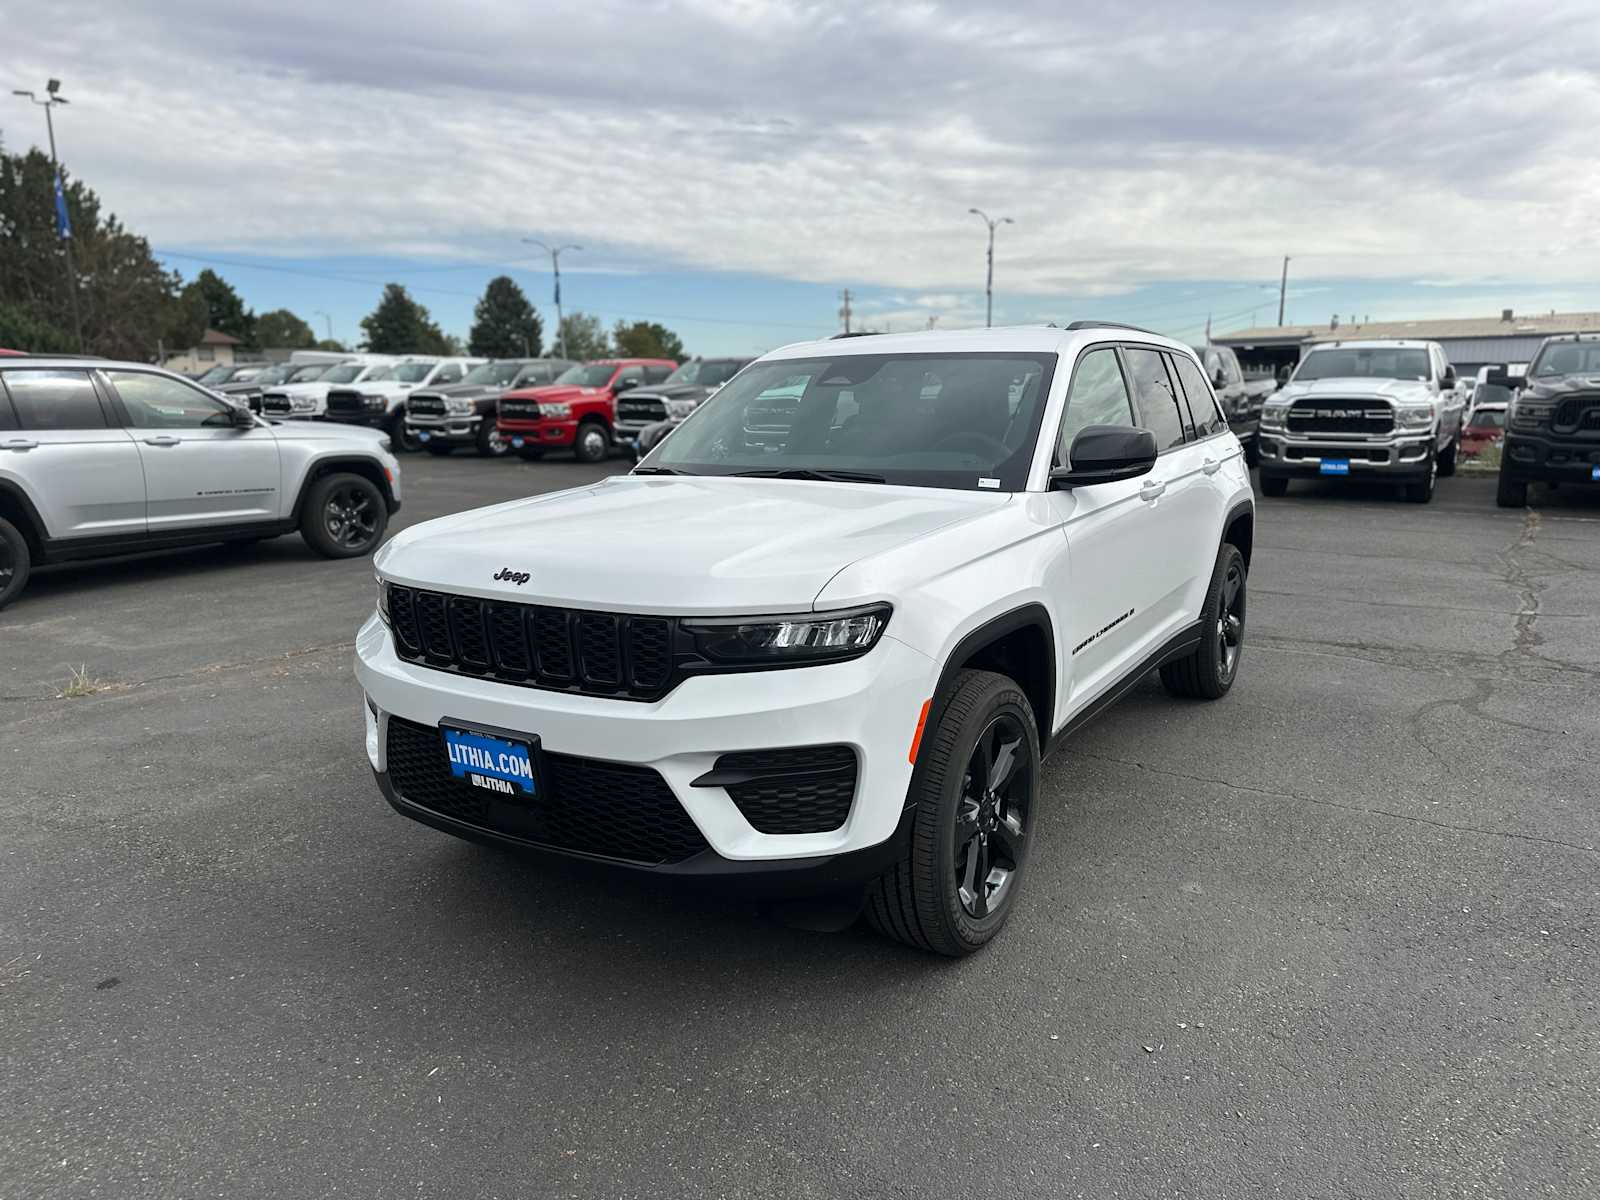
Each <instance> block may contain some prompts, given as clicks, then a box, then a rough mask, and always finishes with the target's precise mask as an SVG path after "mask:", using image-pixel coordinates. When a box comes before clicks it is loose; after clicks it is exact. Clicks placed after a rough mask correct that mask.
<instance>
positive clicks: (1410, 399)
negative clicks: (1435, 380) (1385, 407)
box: [1275, 376, 1434, 404]
mask: <svg viewBox="0 0 1600 1200" xmlns="http://www.w3.org/2000/svg"><path fill="white" fill-rule="evenodd" d="M1302 396H1330V397H1338V398H1340V399H1344V398H1347V397H1356V396H1373V397H1376V398H1378V399H1380V400H1391V401H1393V402H1394V403H1396V404H1421V403H1423V402H1425V401H1431V400H1433V399H1434V392H1433V388H1432V387H1431V386H1429V385H1428V384H1427V383H1424V382H1423V381H1422V380H1420V379H1372V378H1369V377H1367V376H1351V377H1350V378H1348V379H1340V378H1333V379H1313V380H1310V381H1308V382H1306V383H1293V382H1291V383H1287V384H1285V385H1284V386H1283V388H1282V389H1281V390H1280V391H1279V392H1278V393H1277V395H1276V397H1275V398H1276V399H1278V400H1298V399H1300V398H1301V397H1302Z"/></svg>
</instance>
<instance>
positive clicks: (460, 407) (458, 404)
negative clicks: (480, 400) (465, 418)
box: [444, 396, 472, 413]
mask: <svg viewBox="0 0 1600 1200" xmlns="http://www.w3.org/2000/svg"><path fill="white" fill-rule="evenodd" d="M444 408H445V411H446V412H453V413H469V412H471V411H472V401H471V400H464V399H459V398H457V397H455V396H447V397H445V402H444Z"/></svg>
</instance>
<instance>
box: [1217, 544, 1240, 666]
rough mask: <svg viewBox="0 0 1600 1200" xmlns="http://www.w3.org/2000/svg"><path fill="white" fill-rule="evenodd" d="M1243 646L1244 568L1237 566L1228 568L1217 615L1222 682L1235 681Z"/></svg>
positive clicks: (1218, 650)
mask: <svg viewBox="0 0 1600 1200" xmlns="http://www.w3.org/2000/svg"><path fill="white" fill-rule="evenodd" d="M1243 643H1244V568H1243V567H1241V566H1240V565H1239V564H1238V563H1236V562H1234V563H1229V564H1228V574H1227V576H1226V577H1225V578H1224V579H1223V581H1222V604H1221V605H1220V606H1219V611H1218V613H1217V674H1218V676H1219V677H1220V678H1222V679H1223V680H1228V679H1232V678H1233V672H1234V668H1235V667H1237V666H1238V665H1239V647H1240V646H1241V645H1242V644H1243Z"/></svg>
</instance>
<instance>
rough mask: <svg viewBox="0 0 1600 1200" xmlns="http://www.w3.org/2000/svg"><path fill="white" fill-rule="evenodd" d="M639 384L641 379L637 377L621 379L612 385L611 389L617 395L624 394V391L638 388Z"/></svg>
mask: <svg viewBox="0 0 1600 1200" xmlns="http://www.w3.org/2000/svg"><path fill="white" fill-rule="evenodd" d="M638 386H639V381H638V380H637V379H619V380H617V382H616V383H614V384H613V385H612V387H611V391H612V392H613V393H614V394H615V395H618V396H620V395H622V393H623V392H631V391H633V389H634V388H636V387H638Z"/></svg>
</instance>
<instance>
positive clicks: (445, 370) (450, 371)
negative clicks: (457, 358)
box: [433, 363, 461, 387]
mask: <svg viewBox="0 0 1600 1200" xmlns="http://www.w3.org/2000/svg"><path fill="white" fill-rule="evenodd" d="M433 381H434V383H436V384H438V385H440V386H441V387H443V386H444V385H445V384H447V383H460V382H461V368H460V367H458V366H456V364H455V363H446V364H445V365H444V366H442V367H440V368H439V374H438V375H436V376H434V380H433Z"/></svg>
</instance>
